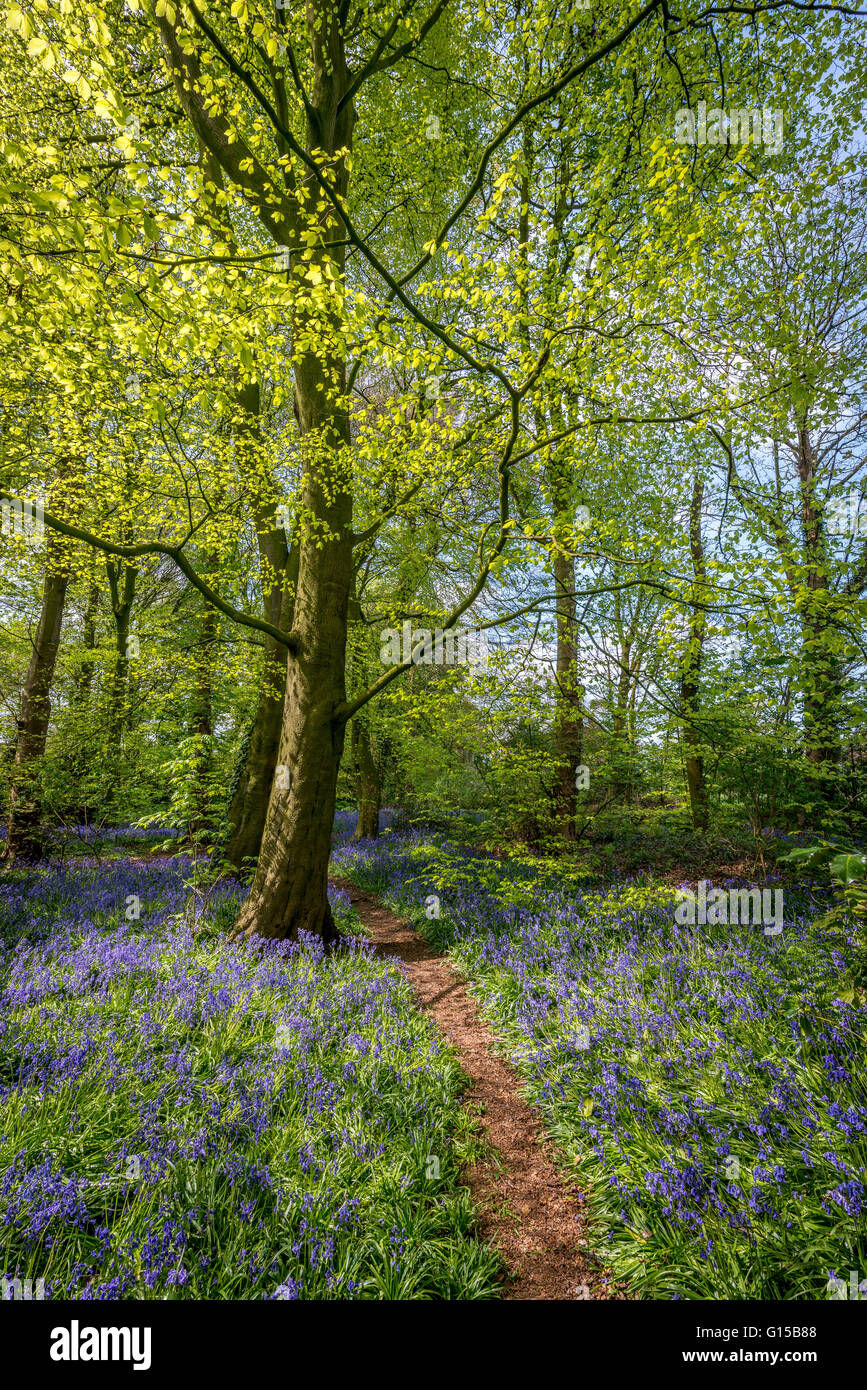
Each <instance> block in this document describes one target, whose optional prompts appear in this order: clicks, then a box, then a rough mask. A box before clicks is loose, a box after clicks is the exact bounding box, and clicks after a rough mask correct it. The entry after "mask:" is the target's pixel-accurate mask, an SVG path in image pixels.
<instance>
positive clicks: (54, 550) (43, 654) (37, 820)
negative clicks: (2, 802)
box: [4, 532, 70, 863]
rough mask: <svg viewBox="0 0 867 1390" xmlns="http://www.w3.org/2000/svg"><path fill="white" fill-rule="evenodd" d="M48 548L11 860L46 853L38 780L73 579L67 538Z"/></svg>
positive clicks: (51, 539)
mask: <svg viewBox="0 0 867 1390" xmlns="http://www.w3.org/2000/svg"><path fill="white" fill-rule="evenodd" d="M47 548H48V553H47V561H46V570H45V582H44V585H43V591H42V612H41V614H40V617H39V626H38V627H37V629H36V638H35V640H34V643H33V652H32V655H31V657H30V663H29V666H28V668H27V676H26V679H25V682H24V690H23V692H22V697H21V713H20V716H19V719H18V739H17V743H16V747H15V757H14V760H13V765H12V783H11V788H10V794H9V830H8V834H7V837H6V849H5V853H4V858H5V860H6V861H7V862H8V863H12V862H14V861H15V860H23V861H24V862H33V861H35V860H37V859H41V858H43V857H44V852H45V837H44V832H43V827H42V798H41V793H40V786H39V781H40V772H41V766H42V758H43V755H44V753H45V744H46V740H47V737H48V725H49V721H50V718H51V684H52V681H53V679H54V668H55V665H56V663H57V652H58V648H59V646H60V634H61V629H62V627H63V609H64V604H65V602H66V591H67V588H68V586H69V579H70V572H69V565H68V559H67V554H66V543H65V542H64V541H62V540H61V539H60V537H59V536H56V535H55V533H54V532H50V533H49V535H48V539H47Z"/></svg>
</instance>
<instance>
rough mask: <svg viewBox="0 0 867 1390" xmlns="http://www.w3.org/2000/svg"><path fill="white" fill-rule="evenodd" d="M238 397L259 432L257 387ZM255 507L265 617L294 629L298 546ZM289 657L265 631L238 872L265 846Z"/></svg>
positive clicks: (233, 823)
mask: <svg viewBox="0 0 867 1390" xmlns="http://www.w3.org/2000/svg"><path fill="white" fill-rule="evenodd" d="M239 401H240V403H241V406H242V409H243V410H244V411H245V412H246V416H247V419H248V433H256V434H258V414H259V390H258V387H257V386H251V387H248V388H247V389H246V390H242V391H240V392H239ZM254 512H255V520H256V534H257V539H258V545H259V567H260V571H261V575H262V590H263V595H264V610H265V618H266V620H267V621H268V622H269V623H273V624H274V626H275V627H281V628H283V629H284V631H285V630H288V629H289V628H291V626H292V621H293V613H294V605H295V589H296V586H297V582H298V563H299V552H298V546H297V544H293V545H292V546H291V548H290V547H288V546H287V543H286V534H285V531H284V530H283V529H282V528H281V527H279V526H278V525H277V509H276V505H275V503H274V501H273V498H271V497H270V496H268V497H260V499H259V501H258V503H257V505H255V507H254ZM286 657H287V652H286V648H285V647H284V646H283V644H282V643H281V642H277V641H276V640H275V639H274V638H273V637H269V636H268V635H267V634H266V636H265V649H264V657H263V666H262V678H261V682H260V685H259V698H258V702H257V705H256V714H255V717H254V719H253V727H252V730H251V733H250V736H249V740H248V743H247V750H246V755H245V758H244V764H243V767H242V769H241V775H240V777H239V778H238V780H237V784H236V786H235V790H234V792H233V793H232V798H231V802H230V805H229V815H228V819H229V824H230V827H231V828H230V831H229V836H228V839H227V841H226V847H225V851H224V853H225V857H226V859H227V861H228V863H229V864H230V865H231V866H232V868H233V869H234V871H235V873H236V874H240V873H241V872H242V871H243V870H244V869H245V868H248V867H249V866H251V865H252V864H253V863H254V862H255V861H256V860H257V859H258V857H259V850H260V848H261V845H262V834H263V831H264V829H265V817H266V815H267V812H268V799H269V797H270V795H271V788H272V785H273V782H274V769H275V767H276V765H277V750H278V748H279V745H280V732H281V729H282V726H283V705H284V703H285V699H286Z"/></svg>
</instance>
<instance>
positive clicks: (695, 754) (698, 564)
mask: <svg viewBox="0 0 867 1390" xmlns="http://www.w3.org/2000/svg"><path fill="white" fill-rule="evenodd" d="M703 494H704V483H703V482H702V480H701V478H700V477H699V476H698V474H696V476H695V479H694V481H693V487H692V502H691V505H690V510H689V549H690V555H691V557H692V573H693V579H694V590H693V592H694V597H696V598H702V597H703V596H704V589H705V584H706V580H707V571H706V568H705V563H704V545H703V542H702V536H701V504H702V497H703ZM706 631H707V618H706V615H705V610H704V608H701V607H699V606H698V605H697V604H696V603H692V604H691V605H690V609H689V638H688V640H687V648H686V653H685V655H684V658H683V665H682V667H681V677H680V706H681V712H682V715H683V719H684V725H683V741H684V745H685V748H686V758H685V770H686V786H687V791H688V792H689V805H690V811H691V813H692V828H693V830H694V831H696V832H697V833H701V832H704V831H706V830H707V828H708V811H709V807H708V795H707V781H706V779H705V767H704V755H703V753H702V741H701V733H700V731H699V729H698V727H697V720H698V717H699V678H700V675H701V662H702V653H703V649H704V640H705V634H706Z"/></svg>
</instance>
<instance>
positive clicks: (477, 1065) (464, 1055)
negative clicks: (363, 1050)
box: [331, 877, 623, 1299]
mask: <svg viewBox="0 0 867 1390" xmlns="http://www.w3.org/2000/svg"><path fill="white" fill-rule="evenodd" d="M331 882H332V883H333V884H334V885H335V887H337V888H341V889H343V891H344V892H345V893H348V895H349V900H350V902H351V903H352V906H353V907H354V908H355V910H356V912H357V913H358V915H359V917H360V918H361V921H362V922H363V923H364V926H365V929H366V931H367V934H368V937H369V939H370V941H371V942H372V943H373V945H374V947H375V948H376V950H377V951H378V952H379V954H380V955H383V956H391V957H393V958H395V959H396V960H398V961H400V962H401V964H402V966H403V968H404V971H405V973H406V975H407V976H408V978H409V981H410V983H411V985H412V987H413V989H414V990H415V993H416V996H417V998H418V1001H419V1003H420V1005H421V1007H422V1008H423V1009H424V1010H425V1011H426V1012H427V1013H429V1014H430V1015H431V1016H432V1018H433V1019H434V1021H435V1022H436V1023H437V1025H438V1026H439V1027H440V1029H441V1030H442V1032H443V1033H444V1034H445V1035H446V1037H447V1038H448V1039H449V1041H450V1042H451V1044H452V1045H453V1047H454V1048H455V1051H456V1052H457V1055H458V1060H459V1061H460V1064H461V1067H462V1069H463V1070H464V1071H465V1072H466V1073H467V1075H468V1076H469V1077H470V1078H471V1079H472V1085H471V1087H470V1088H469V1090H468V1091H467V1093H466V1097H465V1099H466V1100H467V1101H468V1102H469V1103H470V1104H472V1105H474V1106H475V1107H476V1108H477V1109H478V1110H479V1111H480V1119H481V1122H482V1125H483V1126H484V1129H485V1133H486V1137H487V1139H488V1141H489V1143H490V1144H491V1146H492V1147H493V1149H495V1150H496V1151H497V1152H496V1155H495V1156H493V1157H492V1158H491V1159H489V1160H486V1161H484V1162H482V1163H479V1164H476V1165H474V1166H473V1167H472V1168H469V1169H467V1170H465V1172H464V1174H463V1178H464V1181H465V1182H466V1183H467V1186H468V1187H469V1189H470V1191H471V1193H472V1196H473V1200H474V1201H475V1203H476V1206H477V1208H478V1210H479V1212H480V1214H481V1215H480V1220H479V1223H478V1232H479V1235H480V1236H481V1237H482V1238H483V1239H484V1240H486V1241H488V1242H489V1243H490V1244H492V1245H495V1246H497V1247H498V1248H499V1249H500V1250H501V1251H502V1253H503V1256H504V1258H505V1261H506V1264H507V1265H508V1267H509V1270H510V1272H511V1275H512V1278H511V1280H510V1281H509V1283H508V1284H507V1286H506V1288H505V1290H504V1292H503V1298H505V1299H576V1298H577V1299H609V1298H617V1297H621V1298H622V1297H623V1295H622V1294H618V1293H617V1292H615V1291H614V1290H613V1287H612V1281H611V1280H606V1279H605V1274H606V1271H605V1270H604V1269H603V1268H602V1267H601V1266H600V1265H599V1264H598V1263H597V1262H596V1261H595V1259H594V1257H593V1256H592V1254H591V1252H590V1249H589V1246H588V1243H587V1238H586V1226H585V1220H584V1215H583V1212H582V1209H581V1204H580V1194H579V1192H578V1189H577V1188H576V1187H574V1186H573V1185H572V1184H571V1183H570V1182H569V1180H568V1178H567V1177H565V1176H564V1174H563V1170H562V1167H558V1165H557V1163H556V1162H555V1150H554V1146H553V1145H552V1143H551V1141H550V1140H549V1139H548V1138H547V1136H546V1135H545V1133H544V1129H543V1127H542V1123H541V1120H540V1118H539V1116H538V1115H537V1114H536V1113H535V1112H534V1111H533V1110H531V1109H530V1107H529V1105H528V1104H527V1103H526V1101H524V1100H522V1099H521V1097H520V1095H519V1089H520V1086H521V1079H520V1077H519V1076H518V1073H517V1072H516V1071H515V1069H514V1068H513V1067H511V1066H510V1065H509V1064H508V1063H507V1062H505V1061H503V1060H502V1058H500V1057H497V1056H496V1055H495V1050H494V1049H495V1043H496V1039H495V1037H494V1035H493V1033H492V1032H491V1030H490V1029H489V1028H488V1026H487V1024H485V1023H484V1022H483V1021H482V1019H481V1017H480V1015H479V1010H478V1006H477V1005H476V1003H475V1001H474V1000H473V999H472V998H471V997H470V995H469V993H468V991H467V988H466V985H465V984H464V983H463V981H462V980H461V979H460V977H459V976H458V975H457V973H456V971H455V970H454V969H453V967H452V966H451V964H450V963H449V961H448V960H447V959H446V957H444V956H438V955H435V954H434V952H433V951H432V949H431V947H430V946H429V945H428V943H427V942H426V941H425V940H424V938H423V937H421V936H419V934H418V933H417V932H415V931H413V929H412V928H411V927H410V926H408V925H407V924H406V923H405V922H402V921H401V920H400V918H398V917H395V915H394V913H392V912H390V911H389V910H388V909H387V908H386V907H384V906H383V905H382V903H381V902H380V901H379V900H378V898H376V897H374V895H373V894H372V893H368V892H367V891H366V890H365V889H363V888H358V887H356V885H355V884H354V883H350V882H349V880H348V879H343V878H336V877H332V878H331ZM498 1160H499V1161H498Z"/></svg>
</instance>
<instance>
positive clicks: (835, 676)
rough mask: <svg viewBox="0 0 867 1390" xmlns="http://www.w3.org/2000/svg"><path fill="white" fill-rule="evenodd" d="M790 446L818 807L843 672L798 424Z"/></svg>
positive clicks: (807, 738) (836, 739)
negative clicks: (798, 497) (797, 510)
mask: <svg viewBox="0 0 867 1390" xmlns="http://www.w3.org/2000/svg"><path fill="white" fill-rule="evenodd" d="M794 447H795V456H796V462H797V468H798V478H799V482H800V492H801V516H802V527H803V536H804V555H805V561H806V564H805V575H804V586H805V587H804V589H802V591H801V593H800V594H799V595H798V599H797V606H798V608H799V609H800V618H801V661H800V666H801V676H802V681H803V692H804V746H805V752H806V758H807V776H808V779H809V781H810V783H811V785H812V787H813V789H814V794H815V797H816V800H817V802H818V803H819V806H820V807H821V806H822V805H828V804H829V803H832V802H833V801H834V799H835V797H836V790H837V789H836V783H837V778H838V775H839V768H840V762H841V758H842V747H841V738H840V730H841V722H842V701H843V669H842V665H841V662H840V659H839V656H838V655H837V652H836V650H835V640H834V639H835V632H834V628H833V624H832V621H831V613H832V604H831V593H830V580H829V574H828V556H827V549H826V546H827V542H826V538H825V533H824V526H823V517H822V513H821V509H820V508H819V507H818V506H817V504H816V499H815V472H816V450H815V447H814V446H813V443H812V440H811V439H810V434H809V430H808V428H807V425H806V423H805V422H803V421H802V422H799V425H798V433H797V439H796V442H795V446H794ZM820 814H821V812H820Z"/></svg>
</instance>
